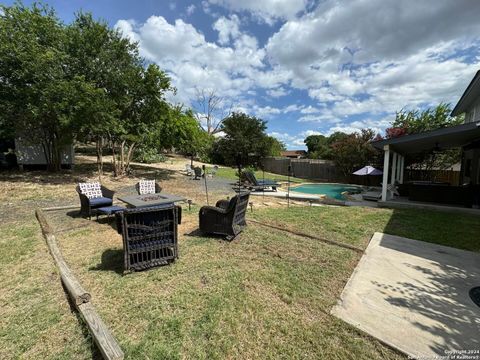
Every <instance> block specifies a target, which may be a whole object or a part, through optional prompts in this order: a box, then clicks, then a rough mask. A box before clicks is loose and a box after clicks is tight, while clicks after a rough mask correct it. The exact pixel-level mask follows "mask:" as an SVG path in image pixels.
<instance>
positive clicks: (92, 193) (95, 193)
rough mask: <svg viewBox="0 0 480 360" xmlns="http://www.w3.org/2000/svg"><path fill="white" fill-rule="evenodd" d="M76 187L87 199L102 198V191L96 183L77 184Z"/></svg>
mask: <svg viewBox="0 0 480 360" xmlns="http://www.w3.org/2000/svg"><path fill="white" fill-rule="evenodd" d="M78 187H79V188H80V192H81V193H82V194H83V195H85V196H86V197H87V198H89V199H95V198H99V197H102V189H101V187H100V183H98V182H92V183H79V184H78Z"/></svg>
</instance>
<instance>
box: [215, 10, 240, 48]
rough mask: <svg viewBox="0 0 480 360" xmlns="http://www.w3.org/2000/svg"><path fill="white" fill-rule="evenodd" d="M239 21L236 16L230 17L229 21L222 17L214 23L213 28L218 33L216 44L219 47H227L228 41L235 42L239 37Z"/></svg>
mask: <svg viewBox="0 0 480 360" xmlns="http://www.w3.org/2000/svg"><path fill="white" fill-rule="evenodd" d="M239 27H240V19H239V18H238V16H237V15H232V16H231V17H230V18H229V19H228V18H226V17H224V16H222V17H221V18H220V19H218V20H217V21H215V23H214V24H213V28H214V29H215V30H217V31H218V42H219V43H220V44H221V45H227V44H228V43H230V40H235V39H237V38H238V37H239V36H240V29H239Z"/></svg>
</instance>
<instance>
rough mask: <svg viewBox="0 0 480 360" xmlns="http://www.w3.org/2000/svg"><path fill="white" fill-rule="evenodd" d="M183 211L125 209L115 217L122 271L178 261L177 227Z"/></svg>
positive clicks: (152, 208)
mask: <svg viewBox="0 0 480 360" xmlns="http://www.w3.org/2000/svg"><path fill="white" fill-rule="evenodd" d="M181 214H182V208H181V207H179V206H176V205H173V204H172V205H168V206H152V207H145V208H132V209H126V210H124V211H122V212H118V213H117V214H116V219H117V230H118V232H119V233H121V234H122V238H123V251H124V268H125V271H128V270H133V271H138V270H145V269H148V268H151V267H155V266H159V265H166V264H168V263H170V262H172V261H175V259H178V241H177V240H178V231H177V228H178V226H177V225H178V224H180V222H181Z"/></svg>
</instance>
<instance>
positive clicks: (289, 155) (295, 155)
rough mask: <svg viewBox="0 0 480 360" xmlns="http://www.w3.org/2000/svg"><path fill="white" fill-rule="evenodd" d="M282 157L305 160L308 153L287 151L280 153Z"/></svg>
mask: <svg viewBox="0 0 480 360" xmlns="http://www.w3.org/2000/svg"><path fill="white" fill-rule="evenodd" d="M280 156H282V157H286V158H289V159H305V158H306V157H307V152H306V151H305V150H287V151H282V152H280Z"/></svg>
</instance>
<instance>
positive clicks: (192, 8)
mask: <svg viewBox="0 0 480 360" xmlns="http://www.w3.org/2000/svg"><path fill="white" fill-rule="evenodd" d="M195 9H196V7H195V5H194V4H190V5H188V6H187V9H186V10H185V11H186V13H187V16H190V15H192V14H193V13H194V12H195Z"/></svg>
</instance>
